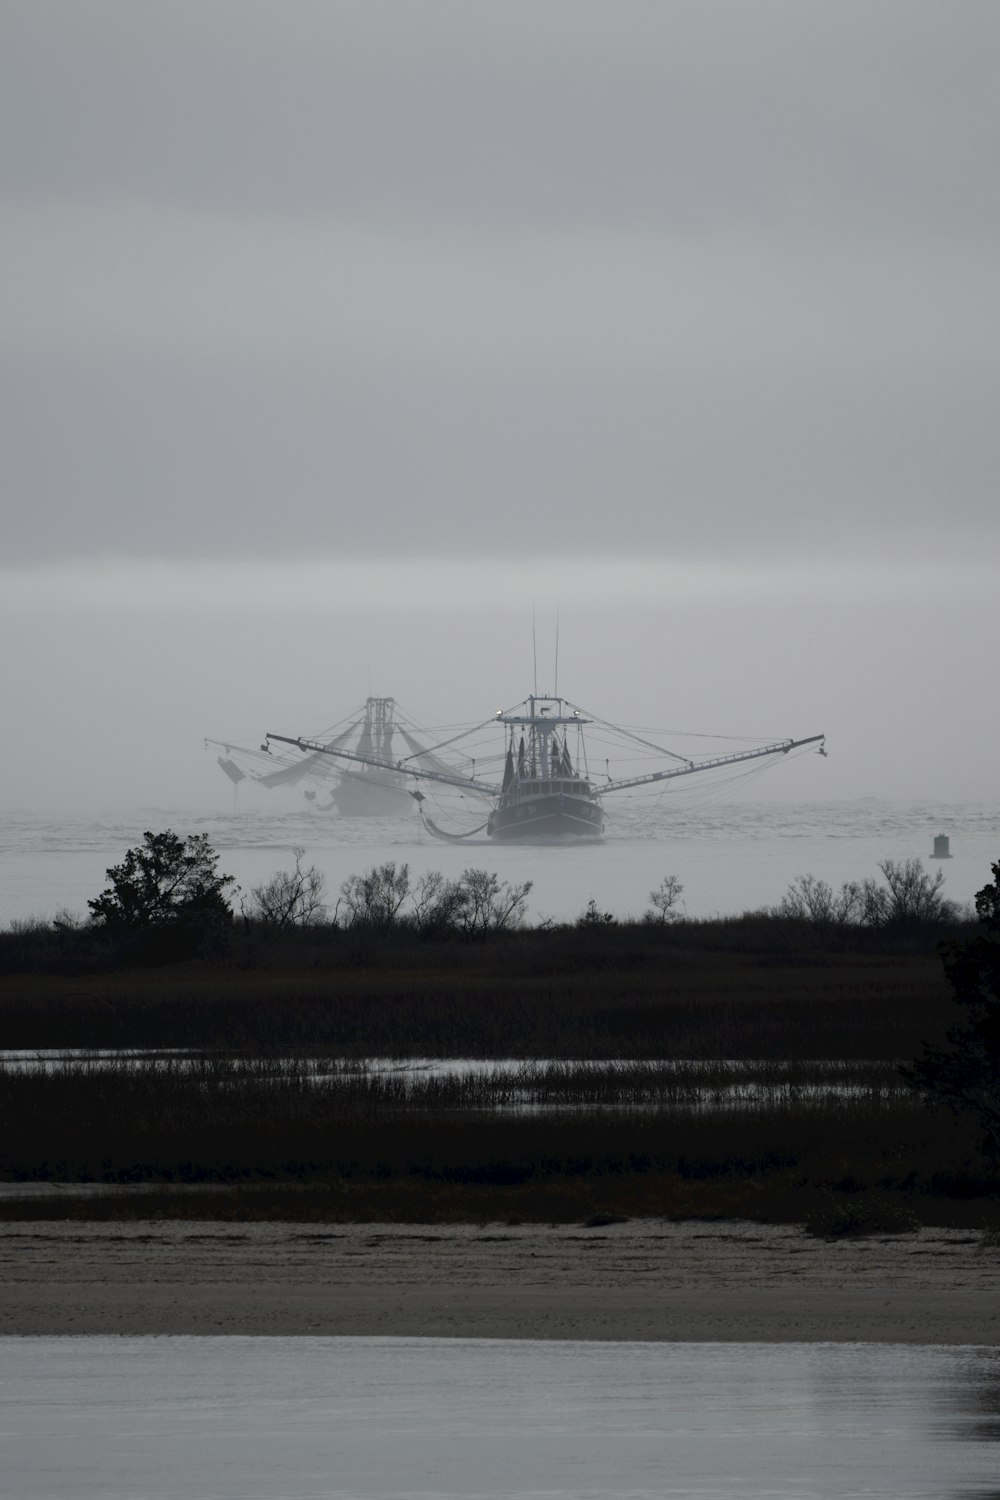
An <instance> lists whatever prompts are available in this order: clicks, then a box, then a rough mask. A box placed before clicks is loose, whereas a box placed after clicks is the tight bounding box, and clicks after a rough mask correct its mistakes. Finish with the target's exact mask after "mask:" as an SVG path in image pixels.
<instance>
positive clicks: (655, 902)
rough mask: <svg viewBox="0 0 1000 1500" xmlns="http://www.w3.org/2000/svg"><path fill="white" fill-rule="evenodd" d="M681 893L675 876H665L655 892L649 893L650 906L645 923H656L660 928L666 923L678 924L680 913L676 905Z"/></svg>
mask: <svg viewBox="0 0 1000 1500" xmlns="http://www.w3.org/2000/svg"><path fill="white" fill-rule="evenodd" d="M683 892H684V887H683V886H682V885H681V883H680V881H679V880H678V879H677V876H676V875H665V876H664V878H663V879H662V880H661V881H660V883H659V885H658V886H657V887H656V890H655V891H650V893H649V899H650V901H651V902H652V906H651V907H650V910H649V911H647V913H646V921H647V922H656V923H658V924H660V925H661V926H665V925H666V923H668V922H679V921H680V919H681V913H680V912H679V911H678V910H677V904H678V902H679V901H680V899H681V896H682V894H683Z"/></svg>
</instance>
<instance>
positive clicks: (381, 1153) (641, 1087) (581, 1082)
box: [0, 1057, 997, 1220]
mask: <svg viewBox="0 0 1000 1500" xmlns="http://www.w3.org/2000/svg"><path fill="white" fill-rule="evenodd" d="M800 1071H803V1076H804V1070H800ZM783 1072H784V1070H781V1069H777V1068H775V1067H773V1066H768V1067H767V1068H765V1069H764V1070H763V1072H762V1073H759V1074H758V1076H757V1081H756V1084H755V1091H754V1094H753V1098H752V1100H751V1101H750V1102H748V1101H747V1100H746V1099H740V1100H739V1101H738V1102H737V1103H731V1104H730V1105H729V1106H726V1105H723V1106H722V1107H715V1108H710V1109H706V1108H702V1107H696V1108H692V1107H690V1106H691V1100H690V1098H689V1097H688V1092H687V1091H689V1090H690V1089H691V1088H692V1087H693V1079H694V1076H695V1075H694V1073H690V1074H689V1075H688V1076H687V1077H686V1078H685V1079H684V1080H683V1083H682V1088H683V1090H684V1091H685V1092H684V1095H683V1097H682V1099H681V1101H680V1102H681V1107H680V1108H679V1109H678V1107H677V1103H678V1100H677V1096H676V1093H675V1092H673V1091H672V1089H673V1083H674V1082H676V1080H670V1079H669V1078H668V1079H666V1080H665V1078H664V1071H663V1070H658V1069H651V1068H649V1067H648V1066H645V1065H641V1066H639V1067H636V1068H624V1067H621V1066H612V1067H609V1068H605V1069H599V1068H597V1067H595V1066H588V1067H586V1068H584V1069H582V1070H581V1069H574V1068H571V1067H565V1066H559V1067H549V1068H538V1069H533V1070H528V1076H530V1078H531V1080H532V1086H533V1087H534V1088H535V1089H536V1092H537V1094H538V1095H539V1096H545V1095H546V1091H547V1090H549V1089H552V1090H553V1091H554V1093H553V1094H552V1095H550V1096H549V1097H550V1098H551V1099H552V1100H553V1102H551V1103H550V1106H549V1107H548V1108H547V1110H546V1111H545V1112H544V1113H543V1112H537V1111H536V1112H527V1113H526V1112H522V1111H520V1110H518V1109H514V1110H511V1109H510V1108H509V1107H508V1106H509V1103H510V1099H509V1097H507V1096H498V1093H497V1080H496V1079H495V1078H494V1077H493V1076H492V1075H491V1073H489V1072H487V1073H486V1074H471V1073H470V1074H467V1075H458V1076H448V1077H443V1078H439V1077H425V1076H422V1075H417V1076H416V1077H414V1076H408V1075H404V1074H397V1073H389V1074H385V1073H380V1072H376V1071H368V1070H357V1069H333V1070H329V1069H327V1070H326V1071H325V1072H324V1071H317V1069H316V1068H315V1067H313V1065H311V1064H305V1063H294V1062H289V1061H288V1060H279V1059H254V1060H250V1059H238V1058H236V1059H234V1058H221V1057H217V1058H205V1059H195V1060H169V1059H168V1060H161V1061H160V1062H158V1063H157V1064H155V1065H153V1064H151V1063H144V1062H136V1061H134V1060H133V1061H127V1060H123V1061H121V1062H120V1063H116V1064H112V1065H111V1066H106V1065H102V1066H96V1065H90V1064H86V1063H67V1064H65V1065H62V1066H60V1067H58V1068H56V1069H54V1070H51V1071H46V1072H40V1073H23V1072H14V1071H11V1070H6V1071H5V1072H3V1073H0V1100H2V1112H3V1117H4V1119H5V1120H6V1121H7V1128H6V1130H5V1132H4V1136H3V1140H2V1143H0V1175H2V1176H3V1177H4V1178H6V1179H7V1180H14V1181H18V1180H20V1181H40V1180H41V1181H45V1180H55V1181H61V1182H70V1183H72V1182H81V1183H84V1182H101V1183H132V1182H136V1183H138V1182H141V1183H147V1184H148V1183H154V1184H155V1183H157V1182H159V1183H163V1184H165V1185H166V1184H203V1185H213V1184H214V1185H216V1186H217V1187H218V1188H219V1189H220V1190H221V1189H222V1188H224V1187H225V1188H227V1189H229V1190H234V1189H237V1188H238V1189H240V1190H244V1189H245V1190H247V1191H249V1190H250V1189H253V1190H254V1191H256V1190H258V1189H261V1188H263V1187H264V1186H270V1187H272V1188H275V1189H277V1188H278V1187H281V1188H282V1189H283V1190H284V1189H290V1188H293V1187H294V1188H297V1189H301V1190H305V1189H307V1188H308V1189H310V1190H311V1191H314V1192H315V1193H316V1194H317V1195H318V1197H316V1198H310V1199H309V1200H308V1203H309V1211H310V1213H315V1214H317V1215H320V1216H321V1214H320V1207H322V1208H323V1212H328V1213H330V1214H332V1215H333V1217H337V1216H338V1215H339V1214H340V1213H341V1211H342V1210H343V1211H345V1212H346V1209H347V1206H348V1204H349V1205H350V1209H351V1212H355V1211H359V1212H360V1211H361V1209H362V1207H363V1208H364V1212H365V1213H366V1214H369V1213H370V1214H372V1215H374V1216H376V1217H389V1218H392V1217H397V1216H398V1217H400V1218H405V1217H406V1216H407V1215H408V1214H409V1213H411V1212H412V1213H416V1214H417V1215H418V1217H422V1216H425V1215H429V1216H430V1217H432V1218H433V1217H440V1216H444V1217H445V1218H447V1217H449V1216H456V1217H461V1216H462V1215H471V1216H472V1217H478V1216H479V1215H480V1214H481V1213H485V1214H486V1216H487V1217H492V1218H495V1217H498V1216H499V1217H504V1216H506V1215H509V1214H515V1213H516V1214H519V1215H520V1216H521V1217H523V1218H525V1219H537V1218H543V1219H545V1218H549V1219H560V1220H561V1219H565V1218H569V1219H572V1220H575V1219H577V1218H586V1217H587V1216H588V1215H592V1214H595V1213H613V1214H620V1215H626V1216H631V1215H635V1214H661V1215H666V1216H678V1215H681V1216H683V1214H686V1213H696V1212H697V1213H699V1214H704V1213H708V1214H709V1216H711V1215H712V1214H716V1215H723V1216H724V1215H725V1214H728V1213H735V1212H737V1210H739V1212H740V1213H741V1214H743V1215H746V1216H751V1217H753V1216H764V1217H770V1218H775V1217H777V1218H785V1217H788V1216H789V1205H790V1204H792V1203H794V1204H796V1205H797V1207H798V1211H799V1212H805V1211H806V1209H807V1207H808V1206H809V1205H810V1204H811V1203H812V1201H813V1199H814V1198H815V1197H816V1195H818V1194H819V1195H823V1194H825V1195H830V1194H833V1195H836V1196H838V1197H840V1196H841V1195H849V1196H851V1197H852V1198H854V1195H857V1194H859V1193H866V1192H867V1193H873V1192H878V1193H882V1194H891V1195H895V1196H897V1197H900V1198H905V1199H906V1200H907V1201H908V1202H909V1203H910V1204H911V1205H912V1204H916V1203H920V1202H921V1201H923V1202H930V1201H931V1200H942V1199H951V1200H956V1201H957V1200H967V1199H973V1198H976V1197H977V1196H978V1197H980V1198H982V1197H983V1196H984V1195H986V1196H988V1195H989V1194H990V1193H995V1192H996V1190H997V1184H996V1183H993V1182H991V1181H990V1180H989V1179H988V1178H987V1177H984V1175H983V1172H982V1170H981V1169H975V1168H973V1167H971V1166H970V1165H969V1162H970V1160H971V1152H970V1144H969V1142H968V1141H967V1140H966V1139H965V1138H964V1136H963V1135H962V1133H961V1131H960V1130H959V1127H958V1126H957V1124H956V1123H955V1122H954V1121H952V1120H950V1119H948V1118H945V1119H936V1118H934V1117H932V1116H931V1115H930V1114H929V1112H928V1111H926V1110H924V1109H921V1108H919V1107H918V1106H917V1105H915V1104H914V1103H913V1102H912V1101H911V1099H910V1097H909V1096H908V1095H905V1094H902V1095H901V1094H900V1093H899V1091H898V1090H896V1089H894V1088H890V1087H888V1086H887V1084H886V1081H885V1079H884V1078H881V1077H875V1076H872V1077H868V1078H867V1079H865V1078H859V1077H858V1076H857V1074H858V1070H853V1072H852V1073H851V1075H850V1076H851V1078H852V1083H851V1087H850V1091H849V1092H846V1093H845V1092H843V1091H840V1092H838V1091H837V1090H836V1089H835V1088H833V1087H830V1086H828V1084H829V1078H827V1081H826V1083H823V1084H821V1085H820V1086H819V1087H818V1088H817V1089H816V1091H815V1093H814V1094H813V1095H812V1096H811V1097H810V1099H809V1102H808V1103H805V1102H804V1101H803V1099H802V1097H801V1095H800V1094H799V1093H798V1092H790V1091H789V1090H788V1088H787V1087H786V1079H785V1078H784V1077H783ZM820 1072H821V1073H825V1072H826V1065H822V1066H821V1067H820ZM719 1076H720V1075H718V1074H716V1084H718V1081H719ZM728 1076H729V1075H728V1074H727V1077H728ZM835 1076H836V1078H837V1079H838V1081H839V1080H840V1079H841V1078H842V1077H843V1076H844V1075H843V1074H842V1073H839V1072H837V1073H836V1074H835ZM523 1083H524V1080H523V1079H521V1081H520V1085H519V1086H523ZM665 1083H666V1085H667V1086H665ZM502 1086H503V1088H505V1089H506V1088H509V1082H505V1083H503V1085H502ZM956 1163H957V1164H958V1165H957V1166H956ZM62 1201H63V1200H62V1198H61V1199H60V1202H62ZM240 1201H241V1202H242V1204H243V1206H242V1208H241V1209H240V1211H241V1212H242V1211H249V1209H248V1206H247V1205H248V1203H249V1200H246V1201H243V1200H240ZM263 1201H264V1200H254V1202H256V1203H257V1206H258V1209H259V1208H260V1205H261V1203H262V1202H263ZM283 1201H284V1200H283ZM823 1201H826V1200H825V1199H824V1200H823ZM179 1203H180V1200H179V1199H177V1198H176V1197H175V1196H171V1197H170V1199H169V1204H170V1205H171V1211H172V1212H175V1211H180V1209H179V1206H178V1205H179ZM143 1205H144V1206H143V1209H142V1211H143V1212H144V1213H146V1214H148V1213H150V1212H152V1211H153V1206H152V1205H151V1203H149V1202H148V1201H147V1200H146V1199H143ZM317 1205H320V1206H317ZM324 1205H325V1206H324ZM338 1205H339V1206H338ZM517 1205H520V1206H519V1207H518V1206H517ZM20 1207H22V1208H23V1205H20ZM238 1207H239V1204H238V1203H236V1202H235V1200H234V1203H233V1205H231V1209H230V1211H231V1212H232V1213H234V1214H235V1213H236V1212H237V1208H238ZM487 1209H488V1211H487ZM95 1211H100V1212H103V1210H100V1209H99V1205H98V1204H95ZM164 1211H165V1210H164ZM184 1211H186V1212H190V1211H192V1210H191V1209H190V1207H188V1208H186V1209H185V1210H184ZM254 1211H255V1212H256V1211H257V1210H254ZM261 1211H263V1210H261ZM30 1212H31V1213H32V1214H34V1212H35V1209H34V1208H32V1209H31V1210H30ZM909 1212H910V1213H911V1214H913V1213H917V1214H919V1212H920V1210H919V1209H918V1208H915V1207H912V1206H911V1207H910V1209H909Z"/></svg>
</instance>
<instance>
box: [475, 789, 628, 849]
mask: <svg viewBox="0 0 1000 1500" xmlns="http://www.w3.org/2000/svg"><path fill="white" fill-rule="evenodd" d="M487 832H488V834H489V836H490V838H492V839H496V840H497V842H498V843H521V844H527V843H547V842H549V841H550V840H552V839H599V838H600V837H601V835H602V834H603V832H604V810H603V808H602V807H601V804H600V803H599V802H598V801H597V800H596V799H595V798H593V797H578V796H572V795H570V794H567V793H565V792H550V793H543V794H541V795H539V796H532V797H520V798H517V799H514V800H512V801H510V802H501V803H500V804H499V806H497V807H496V808H494V810H493V812H492V813H491V814H490V820H489V823H488V825H487Z"/></svg>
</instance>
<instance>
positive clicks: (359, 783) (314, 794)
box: [205, 697, 424, 818]
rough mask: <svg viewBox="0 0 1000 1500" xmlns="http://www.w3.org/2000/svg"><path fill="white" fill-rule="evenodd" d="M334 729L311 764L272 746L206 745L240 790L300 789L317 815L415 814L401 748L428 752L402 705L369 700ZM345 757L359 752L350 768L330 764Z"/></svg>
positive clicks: (215, 742)
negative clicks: (248, 785) (246, 785)
mask: <svg viewBox="0 0 1000 1500" xmlns="http://www.w3.org/2000/svg"><path fill="white" fill-rule="evenodd" d="M334 729H335V731H336V732H334V731H333V730H331V731H330V735H329V737H326V736H323V737H322V739H321V749H319V750H317V751H316V753H315V754H312V755H310V756H308V757H307V758H306V759H305V760H303V759H300V758H299V757H298V756H291V755H289V756H287V757H284V756H275V755H274V754H273V753H272V752H271V749H270V747H269V746H268V745H267V744H266V743H265V744H264V745H261V746H260V747H252V746H246V745H243V746H238V745H233V744H230V743H227V742H225V741H220V740H206V741H205V744H206V747H207V746H211V747H213V748H215V749H218V750H221V752H222V753H221V754H220V755H218V756H217V757H216V760H217V763H218V765H219V768H220V770H221V771H222V772H223V773H224V775H225V776H227V777H228V779H229V780H230V781H231V782H232V783H233V785H234V786H238V785H239V784H240V782H243V781H251V782H256V783H257V785H259V786H263V787H266V788H268V790H274V789H275V788H277V787H298V788H300V789H301V790H302V792H303V795H304V796H305V799H306V801H307V802H309V803H310V805H311V806H312V807H313V808H314V809H315V810H316V811H317V812H330V811H335V812H337V813H339V814H340V816H341V817H343V818H379V817H381V818H385V817H399V816H400V815H402V814H406V813H412V811H413V807H414V802H413V798H412V796H411V795H410V784H409V781H408V779H407V776H406V775H405V774H403V773H402V772H401V771H399V770H398V769H397V764H396V762H397V758H398V757H397V753H396V751H397V744H398V743H401V745H402V746H405V748H406V750H407V752H408V754H409V755H411V756H412V755H418V756H419V755H421V754H422V753H423V751H424V747H423V745H422V744H421V743H420V742H419V741H418V740H417V739H416V738H415V736H414V734H413V726H411V725H410V723H409V722H408V721H407V720H406V719H405V718H404V717H403V716H402V715H401V714H400V713H399V710H398V708H397V705H396V700H395V699H394V698H376V697H369V698H368V699H367V700H366V701H365V703H364V705H363V707H362V708H360V709H356V710H355V711H354V712H353V713H352V714H350V715H349V716H348V719H347V722H346V725H345V724H344V721H341V723H340V724H339V725H337V726H334ZM341 751H352V752H354V756H355V759H354V761H353V762H352V763H351V764H349V765H348V764H345V763H342V762H339V761H337V760H335V759H331V758H330V757H331V756H334V755H335V754H336V753H337V752H341Z"/></svg>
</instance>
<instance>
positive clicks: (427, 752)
mask: <svg viewBox="0 0 1000 1500" xmlns="http://www.w3.org/2000/svg"><path fill="white" fill-rule="evenodd" d="M492 723H493V720H492V719H484V720H483V722H482V723H481V724H473V726H472V728H471V729H464V730H463V731H462V733H461V734H456V735H453V736H452V738H451V739H450V740H442V741H441V743H440V744H439V745H428V746H427V749H426V750H419V751H417V752H415V753H414V754H413V755H404V756H403V758H402V760H400V761H397V762H396V764H397V765H400V766H405V764H406V762H407V761H408V760H417V759H418V757H419V756H421V755H435V754H436V753H437V752H438V750H445V749H447V747H448V746H449V745H457V744H458V742H459V740H466V739H468V737H469V735H470V734H478V733H479V731H480V729H485V728H486V726H487V724H492Z"/></svg>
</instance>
